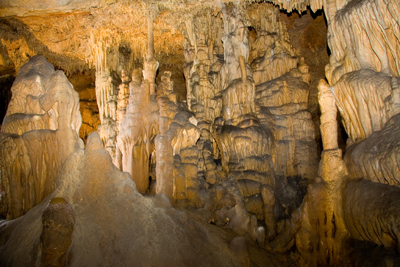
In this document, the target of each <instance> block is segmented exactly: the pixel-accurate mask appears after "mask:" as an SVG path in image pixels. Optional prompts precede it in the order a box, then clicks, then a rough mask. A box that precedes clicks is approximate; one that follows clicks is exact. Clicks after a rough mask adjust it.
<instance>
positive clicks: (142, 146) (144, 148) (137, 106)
mask: <svg viewBox="0 0 400 267" xmlns="http://www.w3.org/2000/svg"><path fill="white" fill-rule="evenodd" d="M145 71H146V70H145ZM147 71H149V70H147ZM129 89H130V94H129V103H128V106H127V107H126V114H125V116H124V119H123V120H122V123H121V125H120V131H119V133H118V137H117V139H118V141H117V142H118V148H119V150H120V151H121V154H122V170H123V171H126V172H129V173H130V174H131V177H132V180H133V181H135V183H136V187H137V189H138V191H139V192H141V193H145V192H146V191H147V189H148V188H149V158H150V155H151V153H152V151H153V150H154V137H155V136H156V134H157V133H158V118H159V112H158V105H157V102H156V101H155V99H154V97H155V96H154V95H153V99H151V98H150V82H149V81H144V82H143V83H142V72H141V69H136V70H134V71H133V74H132V81H131V83H130V84H129Z"/></svg>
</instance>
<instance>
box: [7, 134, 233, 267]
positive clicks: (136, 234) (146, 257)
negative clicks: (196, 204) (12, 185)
mask: <svg viewBox="0 0 400 267" xmlns="http://www.w3.org/2000/svg"><path fill="white" fill-rule="evenodd" d="M60 197H62V198H63V199H65V201H66V202H67V203H68V204H69V205H70V207H71V208H72V211H73V213H74V218H75V225H74V228H73V234H72V239H71V246H70V248H69V250H68V252H67V254H66V260H67V262H68V265H69V266H82V265H97V266H108V265H120V266H124V265H131V264H132V263H134V264H135V265H140V266H146V265H150V266H166V265H171V266H172V265H173V266H187V265H196V266H240V264H239V263H238V261H237V259H236V257H235V255H234V254H233V252H231V251H230V250H229V242H228V241H225V240H224V239H222V238H221V236H219V235H217V234H210V235H208V234H207V235H206V233H205V231H206V230H205V228H204V226H202V225H200V224H198V223H196V222H194V221H193V220H192V219H190V218H189V217H188V216H187V214H186V213H184V212H182V211H178V210H176V209H174V208H172V207H171V206H170V203H169V201H168V199H167V198H165V197H162V196H156V197H152V198H149V197H146V198H145V197H143V196H142V195H140V194H139V193H138V191H137V189H136V187H135V184H134V182H133V181H132V180H131V179H130V178H129V175H127V174H126V173H123V172H120V171H119V170H118V169H117V168H116V167H115V166H114V165H113V163H112V161H111V157H110V155H109V153H108V152H107V151H106V150H104V149H103V145H102V142H101V140H100V138H99V135H98V134H97V133H93V134H91V135H90V136H89V138H88V142H87V147H86V150H79V151H76V152H75V153H73V154H72V155H71V156H70V157H69V158H68V159H67V161H66V163H65V164H64V166H63V170H62V172H61V174H60V176H59V179H58V180H57V190H55V191H54V192H53V193H52V194H51V195H50V196H48V197H47V198H46V199H45V200H44V201H43V202H41V204H40V205H38V206H36V207H35V208H34V209H32V210H31V211H30V212H29V213H27V214H26V215H25V216H23V217H22V218H21V219H19V220H16V221H13V223H12V224H9V225H8V226H7V227H5V228H3V229H2V232H7V230H8V229H9V228H10V227H14V232H13V237H12V238H10V239H9V240H8V242H6V243H5V242H4V243H2V246H1V248H0V259H1V260H0V262H1V265H2V266H9V265H12V264H14V265H20V266H26V265H33V266H35V265H40V261H41V259H40V258H38V255H37V251H38V249H39V248H38V246H39V244H40V235H41V232H42V222H41V221H42V220H41V217H42V214H44V215H43V216H45V217H46V216H47V215H46V214H47V213H48V212H47V211H46V210H48V209H49V208H47V209H46V207H47V205H48V202H49V201H50V200H51V199H54V198H60ZM64 205H65V204H64ZM121 211H123V212H121ZM206 236H208V237H206ZM53 237H54V236H53ZM199 240H202V241H201V242H199ZM16 248H17V249H16ZM42 263H43V261H42Z"/></svg>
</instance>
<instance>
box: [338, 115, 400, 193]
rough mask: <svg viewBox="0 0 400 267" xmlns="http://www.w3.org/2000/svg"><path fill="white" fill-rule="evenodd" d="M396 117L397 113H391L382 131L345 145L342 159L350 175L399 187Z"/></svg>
mask: <svg viewBox="0 0 400 267" xmlns="http://www.w3.org/2000/svg"><path fill="white" fill-rule="evenodd" d="M399 120H400V115H399V114H397V115H395V116H393V117H392V118H391V119H390V120H389V121H387V122H386V124H385V126H384V127H383V128H382V130H380V131H377V132H374V133H372V134H371V135H370V136H369V137H368V138H367V139H365V140H364V141H362V142H360V143H358V144H354V145H352V146H350V147H349V148H348V150H347V152H346V154H345V156H344V161H345V162H346V166H347V168H348V170H349V174H350V175H351V176H352V177H353V178H365V179H368V180H371V181H373V182H378V183H384V184H390V185H396V186H399V182H400V180H399V175H400V174H399V170H398V168H397V166H398V155H399V152H398V150H399V144H398V140H399V139H398V136H399V133H400V132H399V130H400V129H399V123H400V122H399Z"/></svg>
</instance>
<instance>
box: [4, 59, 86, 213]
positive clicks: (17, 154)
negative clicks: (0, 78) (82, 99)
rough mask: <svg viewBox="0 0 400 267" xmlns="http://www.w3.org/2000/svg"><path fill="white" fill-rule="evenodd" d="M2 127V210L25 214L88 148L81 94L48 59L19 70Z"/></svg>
mask: <svg viewBox="0 0 400 267" xmlns="http://www.w3.org/2000/svg"><path fill="white" fill-rule="evenodd" d="M11 91H12V93H13V96H12V98H11V100H10V103H9V105H8V109H7V114H6V116H5V118H4V120H3V124H2V129H1V134H0V138H1V146H0V153H1V158H0V168H1V204H2V208H1V212H2V216H5V217H6V218H7V219H14V218H17V217H19V216H21V215H23V214H25V213H26V212H27V211H28V210H29V209H31V208H32V207H34V206H35V205H37V204H39V203H40V202H41V201H42V200H43V199H44V198H45V197H46V196H47V195H49V194H50V193H51V192H52V191H53V190H54V189H55V179H56V177H57V176H58V173H59V171H60V169H61V166H62V164H63V163H64V161H65V159H66V158H67V157H68V155H69V154H71V153H72V152H73V151H74V150H75V149H77V148H80V147H82V146H83V143H82V140H81V139H79V137H78V133H79V128H80V127H81V123H82V119H81V114H80V112H79V98H78V93H77V92H76V91H75V90H74V89H73V87H72V85H71V83H69V81H68V79H67V77H66V76H65V74H64V73H63V72H62V71H55V70H54V67H53V66H52V65H51V64H50V63H49V62H47V60H46V59H45V58H44V57H43V56H40V55H38V56H35V57H33V58H32V59H31V60H30V61H29V62H28V63H27V64H26V65H24V66H23V67H22V68H21V69H20V70H19V72H18V76H17V79H16V80H15V81H14V84H13V87H12V88H11Z"/></svg>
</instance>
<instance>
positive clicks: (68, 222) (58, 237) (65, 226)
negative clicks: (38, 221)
mask: <svg viewBox="0 0 400 267" xmlns="http://www.w3.org/2000/svg"><path fill="white" fill-rule="evenodd" d="M42 224H43V231H42V234H41V236H40V240H41V247H42V258H41V259H42V266H60V267H61V266H65V264H66V254H67V251H68V249H69V247H70V245H71V237H72V232H73V228H74V224H75V220H74V214H73V211H72V209H71V206H70V205H68V203H67V202H66V201H65V199H63V198H53V199H52V200H51V201H50V203H49V205H48V206H47V208H46V209H45V210H44V211H43V215H42Z"/></svg>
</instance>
